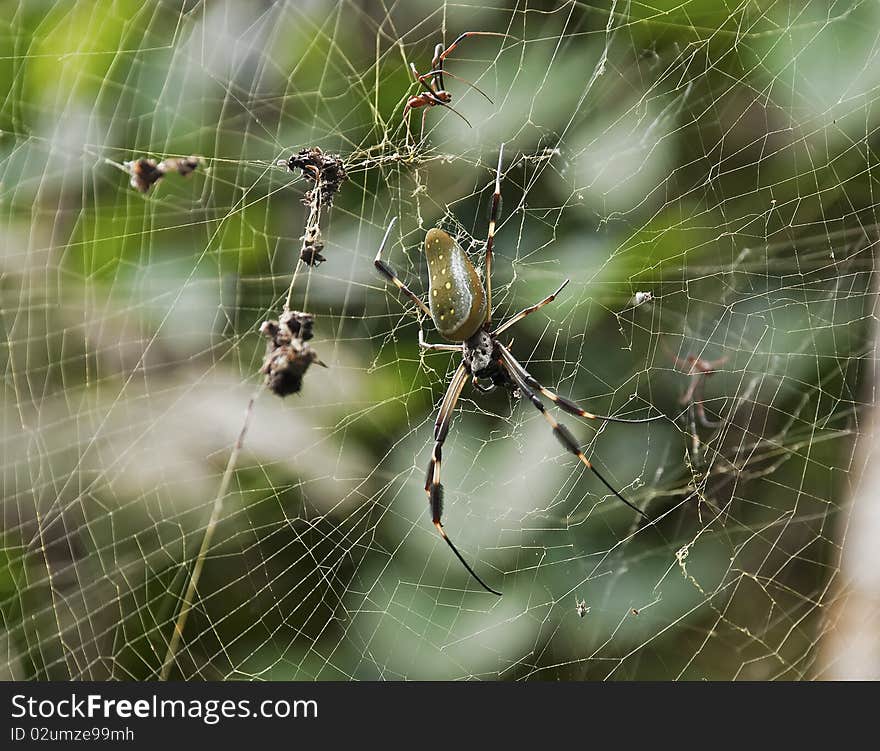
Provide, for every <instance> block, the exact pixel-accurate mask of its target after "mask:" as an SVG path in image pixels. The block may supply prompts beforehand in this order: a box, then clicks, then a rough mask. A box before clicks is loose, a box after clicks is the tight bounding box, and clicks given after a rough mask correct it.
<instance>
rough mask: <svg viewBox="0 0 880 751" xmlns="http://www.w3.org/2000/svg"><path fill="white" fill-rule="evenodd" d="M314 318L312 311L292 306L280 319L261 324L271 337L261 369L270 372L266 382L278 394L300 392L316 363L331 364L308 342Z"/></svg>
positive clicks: (263, 371) (269, 337)
mask: <svg viewBox="0 0 880 751" xmlns="http://www.w3.org/2000/svg"><path fill="white" fill-rule="evenodd" d="M314 321H315V317H314V316H313V315H311V314H310V313H302V312H300V311H296V310H288V311H286V312H284V313H282V314H281V316H280V317H279V319H278V320H277V321H274V320H268V321H263V325H262V326H260V333H261V334H263V336H265V337H266V338H267V339H268V340H269V341H268V343H267V346H266V359H265V361H264V362H263V367H262V368H260V372H261V373H264V374H265V375H266V386H267V387H268V388H269V390H270V391H272V392H273V393H275V394H277V395H278V396H287V395H288V394H295V393H297V392H298V391H299V390H300V389H301V388H302V381H303V376H304V375H305V374H306V371H307V370H308V369H309V367H310V366H311V365H312V363H317V364H318V365H321V366H322V367H325V368H326V367H327V366H326V365H324V363H323V362H321V360H320V359H319V358H318V355H317V354H316V353H315V351H314V350H313V349H312V348H311V346H310V345H309V344H308V340H309V339H311V338H312V336H313V333H312V326H313V324H314Z"/></svg>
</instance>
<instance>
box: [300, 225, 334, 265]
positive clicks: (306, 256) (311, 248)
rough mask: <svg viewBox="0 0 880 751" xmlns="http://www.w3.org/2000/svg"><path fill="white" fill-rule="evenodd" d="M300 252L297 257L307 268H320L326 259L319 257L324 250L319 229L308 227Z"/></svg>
mask: <svg viewBox="0 0 880 751" xmlns="http://www.w3.org/2000/svg"><path fill="white" fill-rule="evenodd" d="M302 241H303V245H302V250H301V251H300V253H299V257H300V259H301V260H302V261H304V262H305V263H307V264H308V265H309V266H320V265H321V264H322V263H324V261H326V260H327V259H326V258H324V256H322V255H321V251H322V250H324V241H323V240H322V239H321V228H320V227H318V226H315V227H309V228H308V229H307V230H306V234H305V235H304V236H303V238H302Z"/></svg>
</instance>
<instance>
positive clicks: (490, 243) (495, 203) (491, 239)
mask: <svg viewBox="0 0 880 751" xmlns="http://www.w3.org/2000/svg"><path fill="white" fill-rule="evenodd" d="M455 43H456V44H457V43H458V40H456V42H455ZM503 157H504V144H503V143H502V144H501V146H500V147H499V149H498V166H497V167H496V168H495V192H494V193H493V194H492V213H491V214H489V231H488V232H487V233H486V267H485V273H484V274H483V276H484V277H485V279H484V280H483V281H484V282H485V284H486V323H490V322H491V321H492V248H493V247H494V245H495V223H496V222H497V221H498V207H499V206H500V205H501V160H502V158H503Z"/></svg>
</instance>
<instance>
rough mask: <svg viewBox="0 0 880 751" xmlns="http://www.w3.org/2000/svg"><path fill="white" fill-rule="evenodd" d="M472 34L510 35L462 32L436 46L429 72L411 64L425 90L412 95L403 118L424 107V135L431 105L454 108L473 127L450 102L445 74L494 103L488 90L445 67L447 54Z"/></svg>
mask: <svg viewBox="0 0 880 751" xmlns="http://www.w3.org/2000/svg"><path fill="white" fill-rule="evenodd" d="M472 36H486V37H507V36H509V35H508V34H501V33H500V32H497V31H466V32H464V33H463V34H460V35H459V36H458V38H457V39H456V40H455V41H454V42H453V43H452V44H450V45H449V46H448V47H446V48H444V47H443V45H442V44H438V45H437V46H436V47H434V59H433V60H431V70H429V71H428V72H427V73H422V74H419V72H418V70H416V66H415V64H414V63H410V64H409V69H410V72H411V73H412V75H413V78H414V79H415V82H416V83H417V84H419V85H420V86H422V87H423V88H424V89H425V90H424V91H423V92H421V93H420V94H416V95H415V96H411V97H410V98H409V99H408V100H407V102H406V106H405V107H404V108H403V119H404V121H407V116H408V115H409V112H410V110H415V109H419V108H421V107H424V108H425V111H424V112H423V113H422V129H421V134H422V136H424V133H425V118H426V117H427V116H428V110H429V109H430V108H431V107H437V106H440V107H446V108H447V109H450V110H452V111H453V112H454V113H455V114H456V115H458V116H459V117H460V118H461V119H462V120H464V121H465V122H466V123H467V125H468V127H469V128H470V127H473V126H472V125H471V123H470V121H469V120H468V119H467V118H466V117H465V116H464V115H462V114H461V112H459V111H458V110H457V109H455V107H453V106H452V105H451V104H450V102H451V101H452V94H450V93H449V92H448V91H446V88H445V86H444V83H443V75H444V74H445V75H447V76H449V77H450V78H454V79H455V80H456V81H461V82H462V83H465V84H467V85H468V86H470V87H471V88H472V89H474V91H477V92H478V93H480V94H482V95H483V96H484V97H485V98H486V100H487V101H488V102H489V103H490V104H492V103H493V102H492V100H491V99H490V98H489V96H488V95H487V94H486V92H484V91H483V90H482V89H481V88H479V87H478V86H475V85H474V84H472V83H471V82H470V81H466V80H465V79H463V78H460V77H459V76H456V75H455V74H454V73H450V72H449V71H448V70H444V69H443V61H444V60H445V59H446V58H447V56H448V55H449V54H450V53H451V52H452V51H453V50H454V49H455V48H456V47H458V45H459V44H460V43H461V42H462V41H463V40H465V39H467V38H468V37H472Z"/></svg>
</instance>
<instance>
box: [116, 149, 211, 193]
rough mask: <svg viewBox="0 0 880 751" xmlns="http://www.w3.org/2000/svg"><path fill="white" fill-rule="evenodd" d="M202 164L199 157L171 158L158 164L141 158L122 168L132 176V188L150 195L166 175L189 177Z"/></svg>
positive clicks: (127, 163) (152, 160) (124, 164)
mask: <svg viewBox="0 0 880 751" xmlns="http://www.w3.org/2000/svg"><path fill="white" fill-rule="evenodd" d="M201 162H202V160H201V158H200V157H197V156H188V157H169V158H168V159H163V160H162V161H161V162H158V163H157V162H156V160H155V159H148V158H147V157H141V158H140V159H134V160H132V161H130V162H123V164H122V166H123V168H124V169H125V171H126V172H128V173H129V174H130V175H131V181H130V185H131V187H132V188H134V189H135V190H137V191H139V192H141V193H149V191H150V189H151V188H152V187H153V186H154V185H155V184H156V183H158V182H159V181H160V180H161V179H162V178H163V177H165V175H167V174H169V173H172V172H176V173H177V174H178V175H180V176H181V177H188V176H189V175H191V174H192V173H193V172H195V171H196V170H197V169H198V168H199V165H200V164H201ZM117 166H118V165H117Z"/></svg>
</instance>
